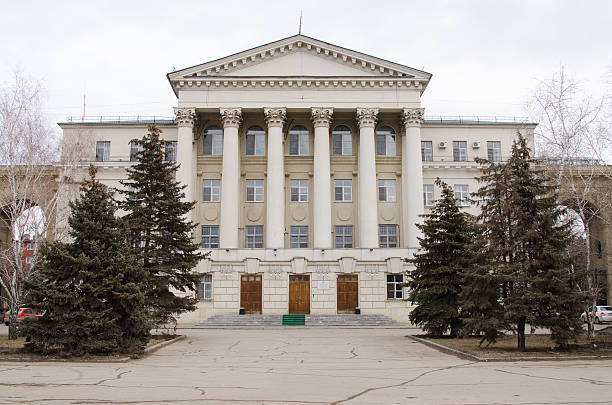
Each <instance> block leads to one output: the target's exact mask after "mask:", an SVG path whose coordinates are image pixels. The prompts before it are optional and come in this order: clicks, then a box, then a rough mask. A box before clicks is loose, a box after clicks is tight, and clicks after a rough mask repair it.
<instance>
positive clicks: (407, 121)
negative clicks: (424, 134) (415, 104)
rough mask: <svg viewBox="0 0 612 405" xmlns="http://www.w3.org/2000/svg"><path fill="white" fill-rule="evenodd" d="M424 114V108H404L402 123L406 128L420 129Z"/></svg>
mask: <svg viewBox="0 0 612 405" xmlns="http://www.w3.org/2000/svg"><path fill="white" fill-rule="evenodd" d="M424 113H425V109H424V108H404V111H403V112H402V122H403V123H404V125H405V126H407V127H420V126H421V122H422V121H423V114H424Z"/></svg>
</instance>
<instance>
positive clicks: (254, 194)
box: [245, 179, 265, 203]
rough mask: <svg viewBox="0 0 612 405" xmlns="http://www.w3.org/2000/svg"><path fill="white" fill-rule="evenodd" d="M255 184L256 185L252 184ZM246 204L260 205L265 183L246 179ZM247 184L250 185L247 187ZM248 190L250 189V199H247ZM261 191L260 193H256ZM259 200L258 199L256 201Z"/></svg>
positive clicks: (259, 180) (263, 197)
mask: <svg viewBox="0 0 612 405" xmlns="http://www.w3.org/2000/svg"><path fill="white" fill-rule="evenodd" d="M254 182H257V183H254ZM245 183H246V198H245V200H246V202H252V203H262V202H264V199H265V194H264V193H265V184H264V183H265V182H264V180H262V179H247V180H246V182H245ZM249 183H251V184H250V185H249ZM249 189H252V190H253V191H252V197H251V198H252V199H251V200H250V199H249ZM259 190H261V192H258V191H259ZM258 198H260V199H258Z"/></svg>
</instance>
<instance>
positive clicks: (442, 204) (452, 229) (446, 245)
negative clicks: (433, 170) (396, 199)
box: [407, 179, 472, 337]
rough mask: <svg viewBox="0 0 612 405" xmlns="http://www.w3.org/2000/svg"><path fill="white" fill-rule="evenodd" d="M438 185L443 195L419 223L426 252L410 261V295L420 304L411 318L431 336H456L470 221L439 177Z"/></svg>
mask: <svg viewBox="0 0 612 405" xmlns="http://www.w3.org/2000/svg"><path fill="white" fill-rule="evenodd" d="M436 184H437V185H438V186H440V187H442V196H441V198H440V199H439V200H438V201H437V202H436V205H435V206H434V208H433V210H432V212H431V214H427V215H425V216H424V217H425V221H424V224H423V225H417V226H418V227H419V229H420V230H421V231H422V232H423V237H422V238H419V241H420V244H421V249H422V250H423V252H422V253H417V254H415V256H414V258H413V259H411V260H410V261H411V262H412V263H414V265H415V267H416V269H415V270H414V271H412V272H411V273H410V275H409V281H408V283H407V285H408V287H409V288H410V294H409V296H408V298H409V299H410V300H411V301H412V303H413V304H417V306H416V308H414V310H413V311H412V312H411V313H410V321H411V322H412V323H413V324H416V325H419V326H421V327H422V328H423V329H424V330H425V331H427V332H428V333H429V334H431V335H434V336H441V335H443V334H444V333H445V332H446V331H450V335H451V336H452V337H454V336H456V335H457V333H458V331H459V327H460V326H461V319H460V315H459V304H458V295H459V292H460V291H461V285H462V277H463V274H462V273H463V268H464V266H465V264H466V262H467V261H468V257H467V256H468V253H469V245H470V243H471V234H472V231H471V225H470V221H471V220H470V218H469V216H468V214H466V213H462V212H461V211H460V209H459V207H458V206H457V204H456V202H455V196H454V192H453V190H451V188H450V187H449V186H448V185H447V184H445V183H444V182H442V181H440V179H437V180H436Z"/></svg>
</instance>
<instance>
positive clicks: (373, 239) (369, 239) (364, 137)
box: [357, 108, 378, 248]
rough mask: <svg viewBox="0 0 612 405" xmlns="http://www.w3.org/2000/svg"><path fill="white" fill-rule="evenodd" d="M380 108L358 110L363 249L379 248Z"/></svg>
mask: <svg viewBox="0 0 612 405" xmlns="http://www.w3.org/2000/svg"><path fill="white" fill-rule="evenodd" d="M377 115H378V108H358V109H357V122H358V123H359V202H358V204H359V236H360V241H361V246H360V247H362V248H376V247H378V199H377V198H376V196H377V195H378V193H377V191H378V190H377V187H376V143H375V142H374V127H375V126H376V117H377Z"/></svg>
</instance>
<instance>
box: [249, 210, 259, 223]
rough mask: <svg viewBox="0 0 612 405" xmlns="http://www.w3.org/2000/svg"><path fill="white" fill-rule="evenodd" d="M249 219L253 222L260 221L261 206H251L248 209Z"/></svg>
mask: <svg viewBox="0 0 612 405" xmlns="http://www.w3.org/2000/svg"><path fill="white" fill-rule="evenodd" d="M247 219H248V220H249V221H251V222H255V221H259V220H260V219H261V208H259V207H251V208H249V209H248V210H247Z"/></svg>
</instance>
